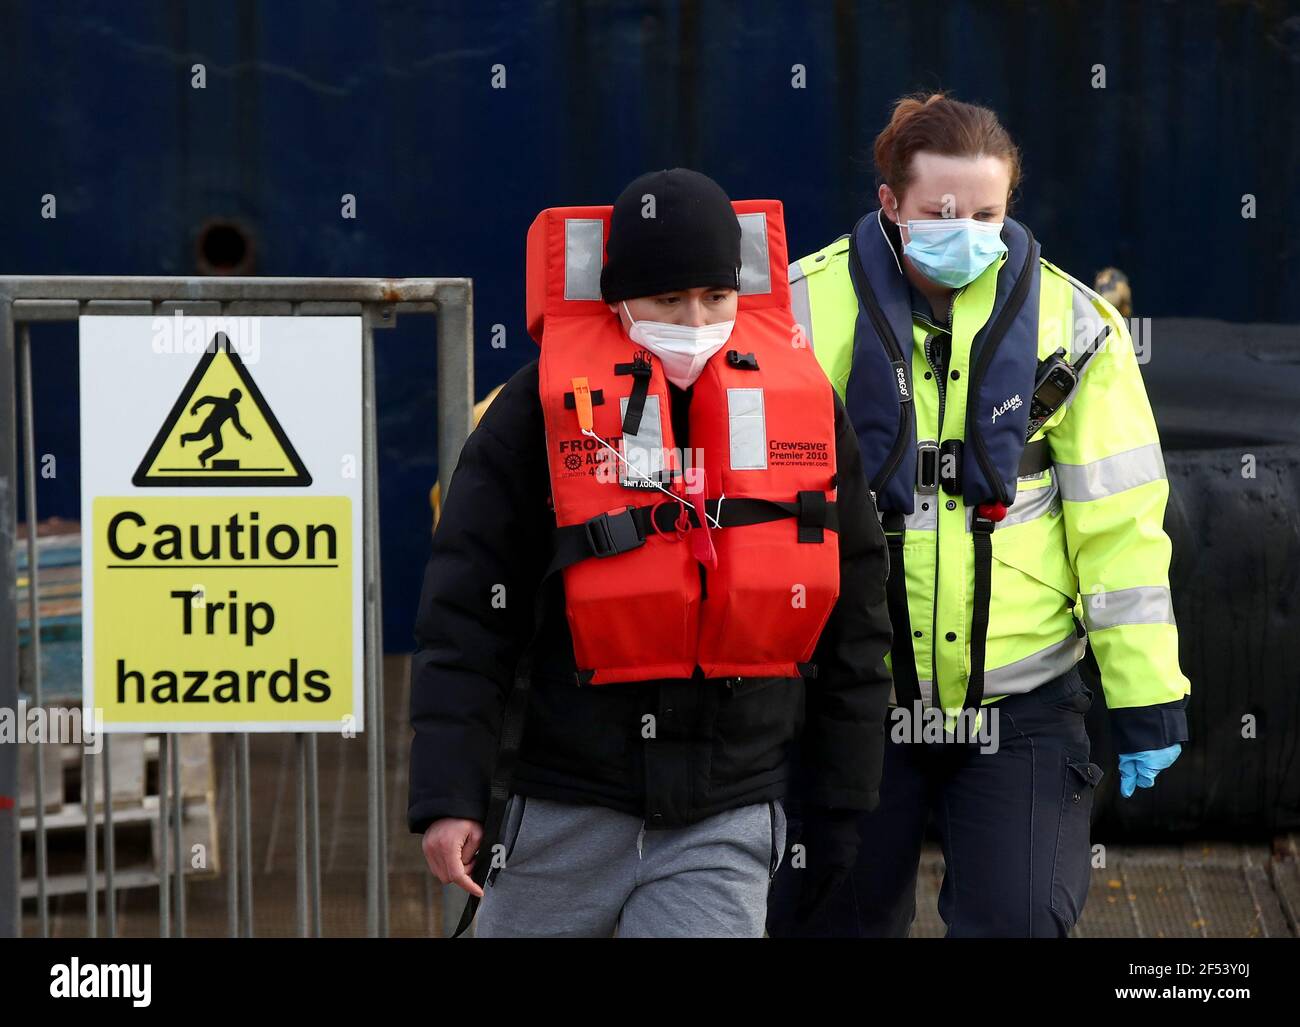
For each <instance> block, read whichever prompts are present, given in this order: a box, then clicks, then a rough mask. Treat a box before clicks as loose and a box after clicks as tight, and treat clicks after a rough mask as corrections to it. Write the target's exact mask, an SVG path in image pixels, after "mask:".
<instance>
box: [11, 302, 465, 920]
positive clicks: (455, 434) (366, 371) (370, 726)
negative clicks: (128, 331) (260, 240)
mask: <svg viewBox="0 0 1300 1027" xmlns="http://www.w3.org/2000/svg"><path fill="white" fill-rule="evenodd" d="M399 310H400V311H401V312H402V313H417V314H432V315H434V316H435V317H436V319H437V390H438V391H437V399H438V412H437V445H438V474H439V479H440V482H441V487H442V493H443V495H446V492H447V487H448V485H449V483H450V478H451V472H452V470H453V468H454V467H455V466H456V458H457V455H458V454H459V452H460V448H461V446H462V445H463V443H464V441H465V439H466V438H467V437H468V435H469V432H470V429H471V427H472V417H473V385H474V381H473V359H472V353H473V290H472V283H471V281H470V280H469V279H466V278H418V279H417V278H408V279H401V278H397V279H381V278H200V277H170V278H169V277H157V278H154V277H63V276H56V277H40V276H33V277H24V276H0V584H2V587H0V710H6V709H7V710H12V711H14V713H15V716H16V713H17V710H18V701H19V651H18V647H19V639H18V609H17V549H16V526H17V524H18V509H17V504H18V489H17V480H18V479H17V475H18V467H19V450H18V445H19V439H20V438H21V445H22V468H23V472H24V486H25V487H24V493H25V504H24V506H25V509H24V511H23V513H24V519H25V521H26V525H27V539H26V541H27V566H28V572H29V578H28V589H27V598H28V607H29V610H28V615H29V623H30V637H31V646H32V657H33V659H32V671H33V677H32V688H31V695H32V700H33V703H34V705H35V706H40V705H41V702H42V692H41V654H40V634H41V621H40V609H39V588H38V584H39V580H40V578H39V575H40V571H39V564H38V558H37V557H38V554H37V546H36V536H37V531H36V526H37V523H38V522H37V494H36V446H35V425H34V422H35V417H34V415H33V406H32V358H31V345H32V342H31V330H30V326H31V325H32V324H33V323H38V322H51V321H76V320H77V319H78V318H79V317H80V316H81V315H83V314H121V315H141V314H143V315H166V316H170V315H172V314H174V313H176V312H177V311H182V312H183V313H184V314H185V315H187V316H189V315H198V316H247V317H256V316H293V315H316V316H322V315H325V316H328V315H338V316H358V315H359V316H360V317H361V318H362V368H361V383H360V385H361V389H362V397H363V400H362V440H363V447H364V460H363V462H364V465H365V466H364V482H363V516H362V523H363V550H364V552H363V576H364V577H363V582H364V584H363V595H364V644H365V658H364V683H363V684H364V694H365V711H366V712H365V716H366V728H367V729H366V731H365V735H366V776H367V825H366V829H367V854H368V855H367V875H366V884H367V887H366V911H367V917H366V920H367V933H368V934H369V935H371V936H380V937H382V936H385V935H386V934H387V933H388V875H387V870H388V851H387V833H386V831H387V823H386V810H387V797H386V794H385V785H384V718H383V713H384V684H383V675H382V669H383V668H382V631H381V625H382V616H381V613H382V611H381V606H380V583H381V582H380V565H379V489H378V448H377V444H376V409H375V363H374V334H373V333H374V331H375V329H381V328H391V327H392V326H393V325H394V324H395V323H396V320H397V314H398V311H399ZM15 358H16V359H15ZM19 395H21V397H22V404H21V405H22V411H23V417H22V421H23V423H22V425H21V435H20V433H19V430H18V427H19V426H18V425H17V423H16V421H17V416H16V408H17V405H18V404H17V399H18V397H19ZM84 544H86V543H85V542H84V541H83V545H84ZM229 741H230V744H228V745H226V746H225V747H224V758H223V759H222V760H221V763H222V764H223V770H222V773H223V776H224V781H225V785H226V795H227V796H228V798H229V800H230V801H228V802H227V810H226V812H227V824H226V829H225V832H224V834H225V842H224V845H225V846H226V851H227V858H226V859H225V860H223V863H224V866H225V868H226V869H225V876H226V898H227V922H228V931H229V933H230V935H231V936H245V937H247V936H251V935H252V933H253V881H252V845H251V798H250V764H249V736H248V734H247V733H240V734H234V735H230V736H229ZM295 743H296V755H297V796H296V813H297V816H296V819H297V839H296V842H297V844H296V852H295V855H296V859H295V864H296V877H297V885H298V888H297V902H296V919H297V928H298V933H299V934H300V935H302V936H309V935H317V936H318V935H319V934H320V930H321V916H320V906H321V874H320V818H319V798H318V773H317V745H316V735H314V734H298V735H296V736H295ZM38 744H43V743H38ZM110 744H111V736H109V735H104V736H103V761H102V766H103V782H102V788H103V805H104V811H103V814H104V817H103V826H104V885H105V892H106V895H105V914H106V920H107V925H106V929H107V933H108V935H109V936H110V937H111V936H113V935H114V934H115V933H116V929H117V925H116V919H115V913H116V903H115V901H114V895H115V893H114V885H115V882H114V869H115V866H114V863H115V852H114V828H113V804H112V794H111V788H112V782H111V777H110V771H109V766H110V760H109V752H110V748H109V747H110ZM18 755H19V752H18V742H17V741H16V740H15V741H13V742H5V741H4V740H3V739H2V738H0V937H17V936H19V935H20V934H21V931H22V922H23V920H22V898H21V889H20V875H21V822H20V818H21V806H22V802H21V798H20V788H19V784H20V782H19V780H18V774H19V760H18ZM40 755H41V754H40V753H39V752H38V753H37V757H38V758H37V759H36V760H35V761H34V766H35V768H36V769H35V786H36V787H35V794H36V803H35V809H36V831H35V850H36V853H35V856H36V882H37V893H36V901H37V905H38V908H39V920H40V925H41V926H40V930H41V934H42V935H43V936H44V935H48V933H49V905H48V903H49V896H48V893H47V886H46V885H47V880H46V879H47V862H46V860H47V845H46V828H45V818H44V812H45V803H44V796H45V791H44V762H45V761H44V760H43V759H42V758H40ZM82 764H83V769H82V797H83V799H82V806H83V808H84V810H85V813H86V842H85V844H86V864H85V865H86V908H87V929H88V933H89V934H90V935H91V936H94V935H96V934H98V933H99V925H98V919H97V908H98V883H97V878H98V866H97V863H98V853H97V851H96V841H97V839H96V815H95V803H94V794H95V780H94V763H93V757H92V756H91V755H90V754H88V753H86V754H83V756H82ZM158 786H159V802H158V823H159V831H158V841H159V844H158V907H159V934H160V935H161V936H183V935H184V934H185V930H186V902H185V899H186V888H185V877H186V875H185V861H184V859H183V855H184V854H183V850H182V839H181V826H182V824H181V821H182V812H183V808H182V789H181V778H180V746H179V743H178V738H177V736H176V735H173V734H167V735H163V736H162V737H161V740H160V744H159V774H158ZM169 792H170V797H169V794H168V793H169ZM169 800H170V806H169ZM169 841H170V844H171V853H170V860H169V854H168V852H167V849H168V842H169ZM236 850H237V852H238V856H237V858H235V857H234V854H235V851H236ZM169 862H170V863H172V864H173V865H174V869H173V868H170V867H169V865H168V864H169ZM444 906H446V903H444ZM450 913H451V911H450V910H446V909H444V917H446V916H448V915H450Z"/></svg>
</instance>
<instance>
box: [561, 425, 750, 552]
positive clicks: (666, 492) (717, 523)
mask: <svg viewBox="0 0 1300 1027" xmlns="http://www.w3.org/2000/svg"><path fill="white" fill-rule="evenodd" d="M578 430H579V431H580V432H582V434H583V435H588V436H590V437H591V438H593V439H595V440H596V441H597V442H599V443H600V444H601V445H602V446H604V447H605V448H606V449H608V450H609V451H610V452H611V453H613V454H614V456H616V457H617V458H618V459H619V460H622V461H623V463H624V464H625V465H626V466H627V469H628V470H629V471H631V472H632V473H633V474H635V475H637V476H638V477H640V478H644V479H645V480H646V481H648V482H649V483H650V484H651V485H652V486H654V487H655V488H657V489H658V490H659V491H660V492H662V493H663V494H664V495H665V496H667V497H668V498H670V499H675V500H677V502H679V503H682V504H684V505H685V506H689V507H690V508H691V509H692V510H695V512H696V514H697V515H698V514H699V512H700V511H699V510H698V509H696V506H695V504H694V503H692V502H691V501H690V500H689V499H683V498H682V497H681V496H679V495H677V494H676V493H674V492H670V491H669V490H668V489H666V488H664V487H663V486H662V485H660V484H659V482H657V481H655V480H654V478H652V477H650V475H648V474H646V473H645V472H644V471H641V470H638V469H637V468H635V467H633V466H632V465H631V464H629V463H628V462H627V460H626V459H625V458H624V457H623V454H622V453H620V452H619V451H618V450H617V449H615V448H614V447H613V446H611V445H610V444H609V443H608V442H606V441H605V440H604V439H602V438H601V437H600V436H599V435H597V434H596V433H595V432H594V431H592V430H590V429H588V428H579V429H578ZM724 498H725V497H724ZM721 510H722V500H721V499H720V500H718V511H719V512H721ZM704 516H705V517H707V518H708V519H709V520H710V521H711V522H712V523H713V526H714V527H715V528H721V527H722V523H721V522H720V521H719V520H718V519H717V518H716V517H712V516H710V515H709V512H708V511H707V510H706V511H705V512H704Z"/></svg>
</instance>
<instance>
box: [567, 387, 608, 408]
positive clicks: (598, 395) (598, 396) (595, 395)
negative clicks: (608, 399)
mask: <svg viewBox="0 0 1300 1027" xmlns="http://www.w3.org/2000/svg"><path fill="white" fill-rule="evenodd" d="M604 402H605V391H604V390H603V389H592V390H591V405H592V406H594V407H598V406H600V405H601V404H602V403H604ZM576 406H577V403H576V402H575V401H574V398H573V393H572V392H566V393H565V394H564V409H565V410H573V409H574V408H575V407H576Z"/></svg>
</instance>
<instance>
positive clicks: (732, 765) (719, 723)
mask: <svg viewBox="0 0 1300 1027" xmlns="http://www.w3.org/2000/svg"><path fill="white" fill-rule="evenodd" d="M670 391H671V394H672V400H673V403H672V406H673V410H672V417H673V424H674V433H675V437H676V439H677V443H678V445H680V446H683V447H685V446H686V445H687V444H688V441H687V438H686V427H687V421H688V412H689V401H690V392H689V390H688V391H686V392H683V391H681V390H678V389H677V388H676V387H674V386H670ZM834 402H835V426H836V443H837V457H836V458H837V469H838V473H839V479H838V490H839V491H838V496H837V500H838V505H839V523H840V558H841V584H840V598H839V600H838V602H837V603H836V606H835V609H834V610H833V611H832V612H831V616H830V618H829V620H828V621H827V623H826V627H825V628H824V630H823V632H822V636H821V639H820V641H819V643H818V646H817V650H816V652H815V654H814V657H813V662H814V663H815V664H816V665H817V668H818V669H817V674H816V676H815V677H813V678H810V679H808V681H807V683H806V684H805V681H804V679H802V678H744V679H722V680H716V679H715V680H704V679H698V678H697V679H684V680H674V681H669V680H663V681H651V682H642V683H631V684H612V685H602V686H595V687H591V686H580V685H578V684H577V682H576V678H575V673H574V672H575V665H574V657H573V642H572V638H571V636H570V634H569V628H568V623H567V619H566V617H565V612H564V595H563V584H562V577H561V575H558V574H555V575H552V576H551V577H550V578H549V579H547V582H546V585H545V588H546V595H545V596H544V598H543V601H542V604H541V609H542V627H541V630H540V633H539V635H538V641H537V644H536V647H535V649H534V655H533V660H532V668H533V673H532V675H531V678H530V680H531V682H532V687H531V690H530V699H529V708H528V714H527V720H526V722H525V723H526V726H525V729H524V736H523V741H522V744H521V746H520V752H519V757H518V763H517V766H516V770H515V775H514V778H513V790H514V791H516V792H519V793H522V794H524V795H531V796H538V797H541V798H547V799H556V800H560V801H565V802H574V803H597V804H600V805H603V806H607V807H610V808H612V809H616V810H620V811H622V812H626V813H631V814H634V815H636V816H643V817H645V818H646V822H647V826H649V827H665V828H666V827H677V826H682V825H685V824H689V823H693V822H695V821H698V820H701V819H703V818H704V817H707V816H711V815H713V814H715V813H719V812H722V811H724V810H727V809H732V808H735V807H737V806H743V805H747V804H749V803H754V802H760V801H767V800H771V799H777V798H782V797H784V796H785V794H786V791H787V784H788V778H789V777H790V775H791V769H790V768H791V749H792V744H793V743H794V741H795V739H796V738H797V737H798V736H799V735H800V733H801V729H802V736H803V737H802V745H801V749H802V760H801V766H802V772H803V773H804V774H806V775H807V778H806V783H805V787H804V788H803V789H802V791H803V795H804V798H805V801H807V802H810V803H817V804H819V805H823V806H829V807H839V808H844V809H861V810H866V809H872V808H874V806H875V805H876V804H877V802H878V801H879V800H878V788H879V785H880V772H881V761H882V758H883V744H884V719H885V712H886V709H887V706H888V699H889V687H890V680H889V674H888V670H887V669H886V667H885V665H884V657H885V653H886V652H887V651H888V648H889V644H890V626H889V616H888V611H887V609H886V603H885V574H886V571H887V565H888V557H887V554H886V549H885V540H884V535H883V533H882V532H881V529H880V524H879V521H878V519H877V516H876V513H875V507H874V505H873V503H872V500H871V494H870V492H869V491H868V488H867V482H866V479H865V477H864V474H863V470H862V463H861V458H860V455H859V450H858V443H857V439H856V437H855V436H854V434H853V430H852V427H851V425H850V424H849V421H848V417H847V416H846V414H845V412H844V409H843V407H842V405H841V404H840V402H839V399H838V398H836V399H835V401H834ZM549 496H550V481H549V474H548V470H547V465H546V450H545V436H544V427H543V417H542V408H541V402H540V398H539V396H538V385H537V362H536V361H534V362H532V363H530V364H529V365H528V366H526V367H524V368H523V369H521V370H520V371H519V372H518V373H517V374H515V375H514V376H513V377H512V378H511V379H510V381H509V382H507V383H506V386H505V388H503V389H502V390H501V393H500V394H499V395H498V396H497V398H496V399H495V400H494V401H493V402H492V405H491V406H490V407H489V408H488V410H487V412H486V413H485V415H484V417H483V419H482V421H481V422H480V424H479V426H478V428H477V429H476V430H475V431H474V433H473V434H472V435H471V436H470V438H469V440H468V442H466V444H465V447H464V449H463V450H462V452H461V456H460V461H459V463H458V464H457V466H456V471H455V474H454V476H453V478H452V481H451V486H450V487H449V489H448V490H447V496H446V501H445V503H444V506H443V510H442V517H441V520H440V521H439V524H438V528H437V531H436V532H435V535H434V539H433V550H432V555H431V556H430V558H429V563H428V567H427V569H426V571H425V577H424V587H423V592H422V595H421V596H420V609H419V613H418V617H417V621H416V631H415V635H416V640H417V642H418V644H419V649H418V650H417V651H416V653H415V654H414V657H413V658H412V663H411V725H412V727H413V728H414V732H415V734H414V737H413V739H412V742H411V777H410V801H409V804H408V807H407V818H408V823H409V826H410V828H411V830H412V831H414V832H417V833H421V832H423V831H424V830H425V829H426V828H427V827H428V825H429V824H430V823H431V822H432V821H434V820H436V819H439V818H441V817H464V818H467V819H471V820H478V821H482V820H483V819H484V816H485V814H486V811H487V806H488V792H489V783H490V780H491V774H492V770H493V766H494V763H495V759H496V754H497V748H498V738H499V732H500V728H501V720H502V713H503V710H504V708H505V702H506V696H507V693H508V690H509V688H510V686H511V684H512V682H513V680H514V674H515V669H516V664H517V662H518V660H519V658H520V656H521V653H522V651H523V649H524V648H525V646H526V645H527V643H528V640H529V638H530V635H531V631H532V624H533V616H534V609H535V603H534V600H535V598H536V597H537V588H538V582H539V580H540V579H541V577H542V574H543V572H544V570H545V567H546V565H547V563H548V562H549V560H550V557H551V552H552V550H551V542H550V532H551V530H552V529H553V528H554V525H555V515H554V513H553V512H552V511H551V509H550V507H549V503H548V500H549ZM494 597H495V602H494ZM698 673H699V672H698V670H697V674H698ZM646 714H653V715H654V717H655V720H656V731H655V732H654V734H655V737H654V738H653V739H650V740H645V739H643V738H642V725H643V717H644V716H645V715H646Z"/></svg>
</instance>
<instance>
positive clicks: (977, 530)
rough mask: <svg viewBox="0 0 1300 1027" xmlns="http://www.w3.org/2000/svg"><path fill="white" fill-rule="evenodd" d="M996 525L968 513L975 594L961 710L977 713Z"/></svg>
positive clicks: (977, 511)
mask: <svg viewBox="0 0 1300 1027" xmlns="http://www.w3.org/2000/svg"><path fill="white" fill-rule="evenodd" d="M994 527H995V523H994V522H993V521H991V520H989V519H988V518H987V517H981V516H980V514H979V510H978V509H975V510H972V511H971V535H972V536H973V540H974V543H975V594H974V597H973V603H974V606H973V609H972V610H971V622H970V677H969V678H968V679H967V680H966V701H965V702H964V703H963V706H964V708H966V709H971V710H978V709H979V708H980V704H981V703H983V701H984V658H985V654H986V650H987V645H988V635H989V602H990V599H991V597H992V582H993V529H994Z"/></svg>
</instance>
